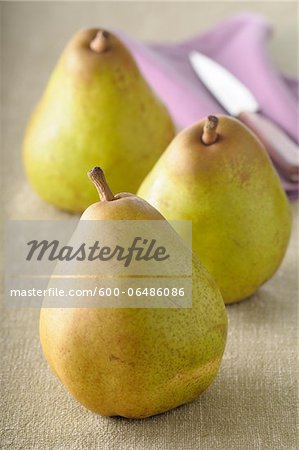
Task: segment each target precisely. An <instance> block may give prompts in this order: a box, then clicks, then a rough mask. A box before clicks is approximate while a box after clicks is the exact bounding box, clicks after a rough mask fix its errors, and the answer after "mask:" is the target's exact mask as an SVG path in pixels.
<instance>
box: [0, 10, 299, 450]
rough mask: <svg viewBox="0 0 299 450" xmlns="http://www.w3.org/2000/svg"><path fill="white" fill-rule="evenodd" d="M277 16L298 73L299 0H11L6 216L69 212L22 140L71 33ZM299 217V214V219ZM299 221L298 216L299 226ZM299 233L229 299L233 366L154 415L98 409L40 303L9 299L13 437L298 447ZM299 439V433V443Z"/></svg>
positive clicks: (6, 57) (285, 53)
mask: <svg viewBox="0 0 299 450" xmlns="http://www.w3.org/2000/svg"><path fill="white" fill-rule="evenodd" d="M244 10H250V11H256V12H259V13H262V14H263V15H264V16H266V17H268V19H269V20H270V21H271V22H272V23H273V24H274V29H275V33H274V36H273V39H272V41H271V42H270V43H269V53H270V55H271V58H272V60H273V63H274V64H275V65H276V66H277V67H279V68H281V69H283V71H285V72H287V73H289V74H293V75H295V74H296V68H297V60H296V54H297V49H296V29H297V24H296V15H297V11H296V10H297V5H296V3H295V2H275V3H272V2H265V3H254V2H250V3H247V2H240V3H231V2H222V3H216V2H194V3H186V2H184V3H183V2H178V3H170V2H169V3H168V2H167V3H166V2H165V3H155V2H152V3H125V2H122V3H112V2H109V3H83V2H78V3H68V2H66V3H29V2H21V3H17V2H10V3H9V2H7V3H3V2H2V3H1V12H2V14H1V60H2V66H1V67H2V72H1V106H2V151H3V152H2V155H3V156H2V161H3V163H4V164H3V165H2V168H3V170H2V176H3V179H4V190H3V193H4V195H3V200H4V206H3V209H2V211H3V210H4V211H5V215H6V217H10V218H16V219H21V218H31V219H32V218H36V219H41V218H43V219H45V218H49V219H50V218H57V219H59V218H63V217H67V215H66V214H64V213H61V212H58V211H57V210H55V209H54V208H52V207H51V206H49V205H46V204H44V203H43V202H42V201H41V200H39V198H38V197H37V196H36V195H35V194H34V193H33V192H32V191H31V189H30V187H29V186H28V185H27V183H26V181H25V178H24V174H23V169H22V162H21V142H22V135H23V132H24V128H25V126H26V122H27V120H28V116H29V114H30V112H31V111H32V109H33V106H34V104H35V103H36V101H37V99H38V98H39V96H40V95H41V93H42V91H43V88H44V86H45V83H46V80H47V78H48V76H49V73H50V71H51V69H52V68H53V66H54V64H55V62H56V60H57V58H58V56H59V54H60V52H61V50H62V48H63V46H64V44H65V42H66V41H67V40H68V39H69V37H70V36H71V35H72V33H73V32H75V31H76V30H77V29H78V28H81V27H84V26H104V27H106V28H114V29H123V30H126V31H127V32H128V33H130V34H131V35H132V36H135V37H136V38H140V39H147V40H157V41H158V40H160V39H161V40H162V39H163V40H169V41H176V40H179V39H182V38H186V37H188V36H190V35H192V34H193V33H196V32H199V31H203V30H205V29H206V28H208V27H209V26H210V25H212V24H214V23H215V22H216V21H217V20H219V19H222V18H224V17H226V16H228V15H229V14H231V13H234V12H237V11H244ZM292 209H293V213H294V218H295V220H296V222H297V216H298V213H297V208H296V205H295V204H294V203H293V205H292ZM297 228H298V223H297ZM294 229H295V228H294ZM297 242H298V234H297V236H296V235H295V233H293V236H292V241H291V244H290V247H289V251H288V253H287V255H286V258H285V261H284V263H283V265H282V267H281V268H280V270H279V271H278V273H277V274H276V276H275V277H274V278H273V279H272V280H271V281H270V282H268V283H267V284H266V285H265V286H263V287H262V288H261V289H260V290H259V291H258V292H257V293H256V295H255V296H254V297H253V298H252V299H250V300H249V301H246V302H243V303H241V304H238V305H234V306H232V307H229V308H228V315H229V325H230V327H229V337H228V343H227V349H226V353H225V357H224V361H223V364H222V367H221V371H220V373H219V375H218V377H217V379H216V381H215V383H214V384H213V386H212V387H211V388H210V389H209V390H208V391H207V392H205V393H204V394H203V395H202V396H201V397H200V398H199V399H198V400H197V401H196V402H194V403H192V404H190V405H186V406H183V407H180V408H178V409H176V410H174V411H171V412H169V413H167V414H164V415H161V416H158V417H154V418H151V419H147V420H143V421H140V422H139V421H129V420H125V419H109V418H101V417H98V416H96V415H94V414H92V413H90V412H88V411H86V410H85V409H84V408H83V407H81V406H80V405H78V404H77V403H76V402H75V401H74V400H73V399H71V398H70V397H69V396H68V394H66V392H65V391H64V388H63V387H62V386H61V385H60V384H59V383H58V382H57V380H56V379H55V378H54V377H53V376H52V375H51V374H50V373H49V371H48V369H47V366H46V363H45V362H44V360H43V358H42V355H41V350H40V346H39V339H38V311H36V310H3V311H2V315H1V317H2V329H1V334H2V339H1V345H2V351H1V355H2V358H1V359H2V369H3V383H2V389H3V392H2V396H1V401H2V402H3V406H2V408H1V414H2V420H3V425H2V426H1V433H3V434H2V437H1V443H0V447H1V448H5V449H7V448H12V449H26V450H27V449H109V450H110V449H120V450H122V449H126V450H133V449H134V450H135V449H138V450H141V449H146V450H154V449H155V450H156V449H167V450H168V449H171V450H172V449H184V450H189V449H190V450H193V449H201V450H217V449H221V450H253V449H254V450H255V449H256V450H267V449H269V450H278V449H284V450H293V449H294V450H295V449H296V448H298V447H297V445H298V440H297V435H296V421H295V412H296V400H297V398H296V376H295V375H296V369H297V364H296V358H297V348H296V338H297V333H296V325H297V294H298V291H297V289H296V288H297V287H298V285H297V280H296V268H297V267H298V259H297V254H298V247H297ZM296 443H297V444H296Z"/></svg>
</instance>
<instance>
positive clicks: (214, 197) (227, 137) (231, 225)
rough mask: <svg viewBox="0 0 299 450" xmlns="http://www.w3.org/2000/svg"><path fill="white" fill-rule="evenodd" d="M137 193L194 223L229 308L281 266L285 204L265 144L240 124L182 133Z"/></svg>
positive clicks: (286, 231) (211, 124) (287, 219)
mask: <svg viewBox="0 0 299 450" xmlns="http://www.w3.org/2000/svg"><path fill="white" fill-rule="evenodd" d="M138 195H140V197H142V198H144V199H145V200H147V201H148V202H149V203H151V204H152V205H153V206H154V207H155V208H157V209H158V210H159V211H160V212H161V214H163V215H164V216H165V217H166V219H168V220H175V219H189V220H192V229H193V250H194V251H195V253H197V255H198V256H199V257H200V259H201V261H202V263H203V264H204V265H205V267H206V268H207V269H208V271H209V272H210V273H211V275H212V276H213V278H214V280H215V281H216V283H217V284H218V286H219V288H220V290H221V293H222V296H223V298H224V301H225V303H233V302H237V301H240V300H242V299H245V298H246V297H249V296H250V295H251V294H253V293H254V292H255V291H256V289H257V288H258V287H259V286H261V285H262V284H263V283H264V282H265V281H267V280H268V279H269V278H271V277H272V275H273V274H274V273H275V272H276V270H277V269H278V267H279V265H280V263H281V261H282V258H283V256H284V254H285V251H286V248H287V245H288V241H289V236H290V230H291V214H290V208H289V205H288V200H287V198H286V195H285V193H284V191H283V189H282V187H281V184H280V181H279V178H278V176H277V173H276V172H275V170H274V168H273V166H272V163H271V161H270V159H269V157H268V155H267V153H266V151H265V149H264V148H263V146H262V144H261V143H260V142H259V141H258V140H257V138H256V137H255V135H253V133H252V132H251V131H250V130H249V129H248V128H247V127H245V126H244V125H243V124H242V123H241V122H240V121H238V120H236V119H233V118H231V117H228V116H222V115H220V116H209V117H208V118H207V119H204V120H202V121H200V122H198V123H196V124H194V125H192V126H190V127H189V128H187V129H185V130H183V131H182V132H181V133H180V134H179V135H178V136H177V137H176V138H175V139H174V140H173V141H172V143H171V144H170V145H169V147H168V148H167V150H166V151H165V153H164V154H163V155H162V157H161V158H160V159H159V161H158V162H157V163H156V165H155V166H154V168H153V169H152V171H151V172H150V173H149V175H148V176H147V177H146V179H145V180H144V182H143V183H142V185H141V187H140V189H139V191H138Z"/></svg>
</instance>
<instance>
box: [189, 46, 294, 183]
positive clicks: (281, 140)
mask: <svg viewBox="0 0 299 450" xmlns="http://www.w3.org/2000/svg"><path fill="white" fill-rule="evenodd" d="M189 59H190V63H191V65H192V67H193V69H194V71H195V73H196V74H197V76H198V77H199V78H200V80H201V81H202V83H203V84H204V85H205V86H206V88H207V89H208V90H209V91H210V92H211V93H212V94H213V96H214V97H215V98H216V100H217V101H218V102H219V103H220V104H221V105H222V107H223V108H224V109H225V110H226V111H227V112H228V113H229V114H230V115H232V116H234V117H237V118H238V119H239V120H241V121H242V122H243V123H245V124H246V125H247V126H248V127H249V128H250V129H251V130H252V131H253V132H254V133H255V134H256V135H257V136H258V138H259V139H260V140H261V141H262V143H263V144H264V146H265V147H266V148H267V150H268V153H269V155H270V156H271V158H272V160H273V162H274V164H275V165H276V166H277V167H278V168H279V170H280V172H281V173H282V174H283V175H284V177H286V178H287V179H288V180H289V181H292V182H294V183H297V182H298V181H299V173H298V169H299V148H298V145H296V143H295V142H294V141H293V140H292V139H290V138H289V137H288V136H287V134H286V133H285V132H284V131H283V130H282V129H281V128H279V126H278V125H276V124H275V123H274V122H272V121H270V120H269V119H267V118H266V117H264V116H262V115H261V114H260V107H259V104H258V101H257V100H256V98H255V97H254V95H253V94H252V92H251V91H250V90H249V89H248V88H247V87H246V86H245V85H244V84H243V83H242V82H241V81H240V80H238V79H237V78H236V77H235V76H234V75H233V74H232V73H230V72H229V71H228V70H227V69H226V68H224V67H223V66H221V65H220V64H218V63H217V62H216V61H214V60H212V59H211V58H209V57H207V56H206V55H203V54H202V53H199V52H197V51H192V52H191V53H190V54H189Z"/></svg>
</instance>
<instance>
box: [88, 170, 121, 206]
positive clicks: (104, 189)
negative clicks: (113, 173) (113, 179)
mask: <svg viewBox="0 0 299 450" xmlns="http://www.w3.org/2000/svg"><path fill="white" fill-rule="evenodd" d="M87 175H88V176H89V178H90V180H91V181H92V182H93V184H94V185H95V187H96V189H97V191H98V193H99V196H100V198H101V200H106V201H107V202H111V201H112V200H114V199H115V197H114V195H113V194H112V192H111V190H110V187H109V186H108V183H107V181H106V178H105V175H104V172H103V171H102V169H101V168H100V167H94V168H93V169H91V170H90V171H89V172H88V174H87Z"/></svg>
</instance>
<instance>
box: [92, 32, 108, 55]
mask: <svg viewBox="0 0 299 450" xmlns="http://www.w3.org/2000/svg"><path fill="white" fill-rule="evenodd" d="M108 38H109V33H107V31H104V30H99V31H98V32H97V34H96V36H95V37H94V38H93V40H92V41H91V43H90V48H91V50H93V51H94V52H96V53H103V52H105V51H106V50H108V48H109V42H108Z"/></svg>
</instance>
